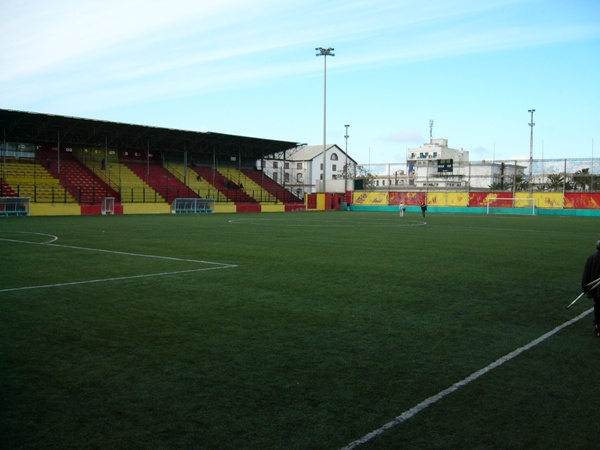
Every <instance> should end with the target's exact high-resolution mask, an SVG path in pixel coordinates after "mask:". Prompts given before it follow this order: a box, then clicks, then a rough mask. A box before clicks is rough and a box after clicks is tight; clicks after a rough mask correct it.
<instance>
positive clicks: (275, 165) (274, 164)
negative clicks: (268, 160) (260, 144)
mask: <svg viewBox="0 0 600 450" xmlns="http://www.w3.org/2000/svg"><path fill="white" fill-rule="evenodd" d="M278 168H279V166H278V163H277V161H273V169H278Z"/></svg>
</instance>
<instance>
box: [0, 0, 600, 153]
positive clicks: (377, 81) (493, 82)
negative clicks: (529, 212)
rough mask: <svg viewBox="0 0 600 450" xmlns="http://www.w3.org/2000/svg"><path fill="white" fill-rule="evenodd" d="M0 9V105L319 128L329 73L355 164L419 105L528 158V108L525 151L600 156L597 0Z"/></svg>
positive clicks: (474, 138)
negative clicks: (327, 52)
mask: <svg viewBox="0 0 600 450" xmlns="http://www.w3.org/2000/svg"><path fill="white" fill-rule="evenodd" d="M0 17H2V18H3V20H2V31H3V33H2V38H1V39H0V67H1V69H0V108H3V109H13V110H20V111H30V112H38V113H47V114H56V115H65V116H72V117H81V118H89V119H96V120H107V121H113V122H121V123H129V124H139V125H148V126H156V127H164V128H174V129H181V130H192V131H210V132H216V133H226V134H232V135H238V136H250V137H258V138H263V139H276V140H284V141H291V142H296V143H299V144H300V143H302V144H308V145H322V144H323V122H324V121H323V116H324V114H323V113H324V106H325V104H324V103H325V102H324V84H325V83H324V81H325V80H326V109H327V114H326V124H327V126H326V141H327V144H337V145H338V146H340V147H341V148H342V149H346V148H347V150H348V153H349V155H350V156H351V157H352V158H353V159H354V160H355V161H357V162H358V163H360V164H365V163H398V162H400V163H402V162H405V161H406V156H407V152H408V149H409V148H414V147H419V146H421V145H423V144H424V143H426V142H429V139H430V121H431V120H433V130H432V136H433V138H443V139H448V145H449V147H451V148H455V149H463V150H467V151H469V155H470V160H471V161H481V160H503V159H515V158H517V159H529V156H530V132H531V127H530V126H529V123H530V118H531V117H530V113H529V112H528V111H529V110H531V109H535V113H534V123H535V126H534V127H533V157H534V158H535V159H541V158H544V159H563V158H589V157H592V156H593V157H600V112H599V107H600V1H599V0H485V1H481V0H428V1H424V0H344V1H338V0H329V1H325V2H324V1H322V0H319V1H314V0H286V1H280V0H219V1H218V2H217V1H212V2H210V1H196V0H169V1H163V0H127V1H123V0H86V1H81V0H54V1H52V2H49V1H46V0H20V1H14V0H0ZM317 47H323V48H334V49H335V50H334V51H333V53H334V55H335V56H327V57H324V56H317V54H316V53H317V52H316V51H315V48H317ZM325 65H326V71H325ZM325 74H326V76H325ZM345 125H350V126H349V127H348V128H347V130H348V136H349V137H348V139H347V140H346V139H345V137H344V136H345V135H346V127H345ZM346 144H347V147H346ZM594 147H595V149H594Z"/></svg>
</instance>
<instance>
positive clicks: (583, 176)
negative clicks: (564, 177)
mask: <svg viewBox="0 0 600 450" xmlns="http://www.w3.org/2000/svg"><path fill="white" fill-rule="evenodd" d="M588 186H589V187H590V189H591V186H592V179H591V175H590V169H589V168H587V169H581V170H578V171H577V172H575V173H574V174H573V187H574V188H575V189H576V190H578V191H586V190H587V188H588Z"/></svg>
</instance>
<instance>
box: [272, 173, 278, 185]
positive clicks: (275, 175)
mask: <svg viewBox="0 0 600 450" xmlns="http://www.w3.org/2000/svg"><path fill="white" fill-rule="evenodd" d="M278 178H279V173H277V172H273V181H274V182H275V183H279V180H278Z"/></svg>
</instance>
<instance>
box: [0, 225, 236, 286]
mask: <svg viewBox="0 0 600 450" xmlns="http://www.w3.org/2000/svg"><path fill="white" fill-rule="evenodd" d="M18 233H22V234H36V235H40V236H49V237H51V238H53V239H52V240H50V241H48V242H30V241H19V240H14V239H5V238H0V241H8V242H17V243H20V244H32V245H45V246H47V247H62V248H70V249H75V250H86V251H92V252H100V253H113V254H116V255H124V256H135V257H140V258H155V259H166V260H168V261H180V262H189V263H195V264H211V265H214V266H217V267H205V268H202V269H189V270H178V271H173V272H160V273H149V274H143V275H131V276H127V277H113V278H102V279H97V280H83V281H73V282H69V283H57V284H45V285H40V286H25V287H19V288H8V289H0V292H14V291H24V290H28V289H45V288H52V287H61V286H75V285H79V284H89V283H100V282H103V281H120V280H131V279H135V278H149V277H162V276H166V275H177V274H181V273H191V272H202V271H207V270H218V269H231V268H234V267H237V265H236V264H228V263H219V262H214V261H203V260H197V259H186V258H176V257H173V256H157V255H145V254H142V253H129V252H120V251H116V250H104V249H100V248H88V247H77V246H74V245H62V244H51V242H54V241H57V240H58V237H57V236H53V235H51V234H44V233H30V232H26V231H21V232H18Z"/></svg>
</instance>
